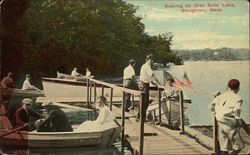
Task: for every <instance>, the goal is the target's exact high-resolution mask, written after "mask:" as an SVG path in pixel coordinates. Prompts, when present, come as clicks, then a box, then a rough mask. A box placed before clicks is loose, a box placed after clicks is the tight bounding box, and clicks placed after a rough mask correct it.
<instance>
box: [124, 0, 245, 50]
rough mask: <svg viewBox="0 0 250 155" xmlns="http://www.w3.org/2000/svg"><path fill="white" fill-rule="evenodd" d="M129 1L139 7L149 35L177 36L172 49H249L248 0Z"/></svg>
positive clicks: (138, 14)
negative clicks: (168, 33)
mask: <svg viewBox="0 0 250 155" xmlns="http://www.w3.org/2000/svg"><path fill="white" fill-rule="evenodd" d="M125 1H126V2H128V3H131V4H133V5H134V6H136V7H138V9H137V12H136V15H137V16H141V17H142V18H143V19H142V21H141V22H142V23H144V25H145V32H146V33H148V34H149V35H158V34H164V33H167V32H171V33H172V34H173V35H174V38H173V42H172V44H173V45H172V49H203V48H211V49H216V48H223V47H229V48H249V2H248V1H247V0H125ZM186 5H190V7H187V6H186ZM222 5H223V6H222ZM181 7H182V8H181ZM182 9H183V10H188V11H192V10H195V9H196V10H197V9H200V11H199V12H194V13H192V12H182ZM202 9H203V10H202ZM210 9H216V10H218V11H210ZM204 10H205V11H206V12H204Z"/></svg>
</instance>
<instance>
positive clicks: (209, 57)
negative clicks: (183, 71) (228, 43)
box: [173, 47, 250, 61]
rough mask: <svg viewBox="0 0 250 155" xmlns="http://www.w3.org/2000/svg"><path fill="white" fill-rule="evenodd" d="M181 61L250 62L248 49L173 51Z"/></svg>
mask: <svg viewBox="0 0 250 155" xmlns="http://www.w3.org/2000/svg"><path fill="white" fill-rule="evenodd" d="M173 51H174V52H176V53H177V55H178V56H179V57H180V58H181V59H182V60H183V61H240V60H248V61H249V60H250V53H249V49H233V48H226V47H224V48H219V49H209V48H206V49H197V50H173Z"/></svg>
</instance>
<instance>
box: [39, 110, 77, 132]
mask: <svg viewBox="0 0 250 155" xmlns="http://www.w3.org/2000/svg"><path fill="white" fill-rule="evenodd" d="M37 131H38V132H67V131H73V129H72V127H71V125H70V123H69V120H68V117H67V116H66V114H65V113H64V112H63V111H62V110H61V109H59V108H54V109H52V110H51V111H50V112H49V115H48V117H47V118H46V119H45V121H43V122H42V123H41V124H39V127H37Z"/></svg>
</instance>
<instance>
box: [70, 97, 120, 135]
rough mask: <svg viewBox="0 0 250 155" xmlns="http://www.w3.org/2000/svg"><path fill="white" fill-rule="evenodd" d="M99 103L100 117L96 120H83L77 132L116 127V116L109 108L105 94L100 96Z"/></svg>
mask: <svg viewBox="0 0 250 155" xmlns="http://www.w3.org/2000/svg"><path fill="white" fill-rule="evenodd" d="M97 103H98V104H99V105H98V106H99V109H100V113H99V116H98V118H97V119H96V120H95V121H86V122H83V123H82V124H81V125H80V126H78V128H77V129H76V130H75V132H91V131H102V130H106V129H109V128H113V127H116V123H115V122H114V120H115V116H114V115H113V114H112V112H111V111H110V110H109V107H108V105H107V99H106V98H105V97H104V96H100V97H99V98H98V100H97Z"/></svg>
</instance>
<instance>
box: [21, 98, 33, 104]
mask: <svg viewBox="0 0 250 155" xmlns="http://www.w3.org/2000/svg"><path fill="white" fill-rule="evenodd" d="M23 104H32V100H31V99H30V98H25V99H23Z"/></svg>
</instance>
